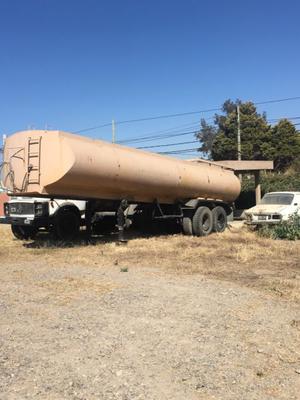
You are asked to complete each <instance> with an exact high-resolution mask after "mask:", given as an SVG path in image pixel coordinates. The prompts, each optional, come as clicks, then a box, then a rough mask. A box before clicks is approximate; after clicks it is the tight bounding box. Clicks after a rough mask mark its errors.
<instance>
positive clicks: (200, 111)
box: [75, 96, 300, 133]
mask: <svg viewBox="0 0 300 400" xmlns="http://www.w3.org/2000/svg"><path fill="white" fill-rule="evenodd" d="M294 100H300V96H295V97H286V98H282V99H274V100H265V101H259V102H253V104H255V105H263V104H272V103H281V102H285V101H294ZM220 110H222V107H213V108H210V109H203V110H198V111H189V112H182V113H176V114H162V115H156V116H150V117H144V118H136V119H127V120H121V121H116V122H115V123H116V125H121V124H129V123H136V122H143V121H151V120H158V119H165V118H175V117H182V116H186V115H195V114H202V113H206V112H215V111H220ZM107 126H111V122H109V123H106V124H103V125H97V126H93V127H89V128H85V129H80V130H78V131H75V133H81V132H88V131H92V130H95V129H100V128H104V127H107Z"/></svg>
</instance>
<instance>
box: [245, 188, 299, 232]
mask: <svg viewBox="0 0 300 400" xmlns="http://www.w3.org/2000/svg"><path fill="white" fill-rule="evenodd" d="M295 213H297V214H298V215H300V192H270V193H266V194H265V195H264V196H263V198H262V199H261V201H260V203H259V204H257V205H256V206H255V207H252V208H250V209H249V210H247V211H245V215H246V224H248V225H270V224H278V223H280V222H281V221H287V220H288V219H289V218H290V217H291V216H292V215H293V214H295Z"/></svg>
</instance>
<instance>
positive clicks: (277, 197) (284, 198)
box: [260, 193, 294, 205]
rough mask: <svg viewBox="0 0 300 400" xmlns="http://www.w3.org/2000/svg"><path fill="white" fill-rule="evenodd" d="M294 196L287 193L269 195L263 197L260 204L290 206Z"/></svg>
mask: <svg viewBox="0 0 300 400" xmlns="http://www.w3.org/2000/svg"><path fill="white" fill-rule="evenodd" d="M293 198H294V195H293V194H288V193H272V194H271V193H269V194H266V195H264V197H263V198H262V200H261V202H260V204H284V205H288V204H292V201H293Z"/></svg>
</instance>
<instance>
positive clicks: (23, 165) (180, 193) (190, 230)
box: [1, 130, 240, 236]
mask: <svg viewBox="0 0 300 400" xmlns="http://www.w3.org/2000/svg"><path fill="white" fill-rule="evenodd" d="M1 185H2V187H4V188H6V190H7V191H8V192H9V193H11V194H13V195H14V196H22V197H34V198H50V199H74V200H84V201H86V210H85V225H86V230H87V231H88V232H90V226H91V220H92V218H93V215H94V214H95V213H97V212H115V213H116V216H119V217H120V216H121V217H120V218H117V225H118V227H119V229H122V227H121V225H124V224H123V222H124V218H122V214H123V217H124V212H125V213H126V211H125V210H126V209H128V206H130V207H133V208H132V209H133V210H134V217H137V219H138V220H139V221H143V223H144V224H147V223H149V221H151V220H152V221H153V220H176V221H177V222H178V223H179V224H181V226H182V230H183V232H184V233H185V234H187V235H196V236H206V235H208V234H210V233H211V232H222V231H224V230H225V228H226V225H227V216H228V215H229V214H230V213H231V211H232V204H233V202H234V200H235V199H236V198H237V197H238V195H239V193H240V181H239V179H238V178H237V177H236V176H235V174H234V171H233V170H232V169H231V168H228V167H227V166H222V165H219V164H215V163H213V162H210V161H207V160H200V159H199V160H196V161H186V160H179V159H176V158H173V157H168V156H163V155H159V154H156V153H151V152H146V151H142V150H137V149H133V148H130V147H126V146H121V145H117V144H112V143H108V142H105V141H102V140H95V139H91V138H88V137H84V136H79V135H75V134H72V133H67V132H63V131H42V130H27V131H22V132H17V133H15V134H13V135H11V136H9V137H8V138H7V139H6V142H5V147H4V152H3V164H2V168H1ZM64 212H65V213H67V218H66V220H68V223H69V224H70V226H72V227H74V229H75V228H76V227H78V226H80V223H79V221H78V218H79V217H80V216H79V215H78V213H76V212H74V210H73V208H72V204H70V207H69V208H68V207H67V206H66V207H65V208H64ZM120 221H123V222H120ZM69 230H70V229H69ZM76 233H77V232H74V234H76Z"/></svg>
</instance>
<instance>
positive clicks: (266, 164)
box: [214, 160, 274, 173]
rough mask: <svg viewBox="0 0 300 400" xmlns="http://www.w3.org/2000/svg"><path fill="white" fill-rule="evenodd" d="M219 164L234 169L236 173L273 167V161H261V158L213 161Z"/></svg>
mask: <svg viewBox="0 0 300 400" xmlns="http://www.w3.org/2000/svg"><path fill="white" fill-rule="evenodd" d="M214 163H216V164H219V165H224V166H225V167H229V168H232V169H234V170H235V171H236V172H238V173H243V172H251V171H253V172H254V171H266V170H269V171H270V170H273V169H274V162H273V161H262V160H222V161H214Z"/></svg>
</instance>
